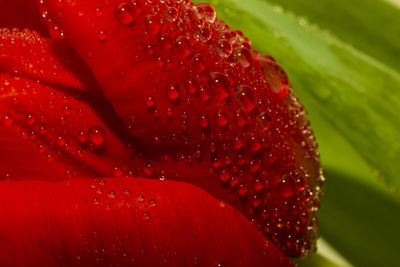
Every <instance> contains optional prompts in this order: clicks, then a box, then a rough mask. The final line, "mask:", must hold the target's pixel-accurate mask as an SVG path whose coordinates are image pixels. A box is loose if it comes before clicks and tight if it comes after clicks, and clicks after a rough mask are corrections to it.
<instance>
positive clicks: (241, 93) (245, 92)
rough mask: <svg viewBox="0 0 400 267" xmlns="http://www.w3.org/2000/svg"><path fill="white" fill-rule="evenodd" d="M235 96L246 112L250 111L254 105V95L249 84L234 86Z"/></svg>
mask: <svg viewBox="0 0 400 267" xmlns="http://www.w3.org/2000/svg"><path fill="white" fill-rule="evenodd" d="M236 96H237V98H238V100H239V102H240V104H241V105H242V107H243V108H244V110H245V111H246V112H250V111H252V110H253V109H254V107H255V106H256V101H257V99H256V95H255V93H254V90H253V88H251V87H250V86H248V85H239V86H238V87H237V88H236Z"/></svg>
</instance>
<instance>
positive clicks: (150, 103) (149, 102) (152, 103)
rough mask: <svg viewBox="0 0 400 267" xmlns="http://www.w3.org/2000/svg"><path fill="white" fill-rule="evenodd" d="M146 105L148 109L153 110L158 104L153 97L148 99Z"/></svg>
mask: <svg viewBox="0 0 400 267" xmlns="http://www.w3.org/2000/svg"><path fill="white" fill-rule="evenodd" d="M145 104H146V106H147V108H149V109H153V108H154V107H155V104H156V103H155V101H154V98H153V97H151V96H148V97H146V100H145Z"/></svg>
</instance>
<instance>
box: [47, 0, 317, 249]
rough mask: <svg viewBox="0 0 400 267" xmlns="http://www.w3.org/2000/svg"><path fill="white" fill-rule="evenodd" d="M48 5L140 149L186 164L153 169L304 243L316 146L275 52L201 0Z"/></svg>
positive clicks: (297, 244)
mask: <svg viewBox="0 0 400 267" xmlns="http://www.w3.org/2000/svg"><path fill="white" fill-rule="evenodd" d="M45 3H46V4H47V8H48V10H47V11H48V13H49V15H50V17H51V18H52V19H53V20H54V22H55V23H57V25H59V26H60V27H61V28H62V29H63V31H64V33H65V37H66V39H68V40H69V41H70V42H71V44H72V45H73V46H74V48H75V49H76V50H77V51H78V53H79V54H80V55H81V57H82V58H83V59H84V60H85V62H87V64H88V65H89V66H90V68H91V69H92V71H93V73H94V75H95V77H96V79H97V80H98V81H99V83H100V85H101V87H102V89H103V90H104V93H105V95H106V96H107V98H108V99H109V101H110V102H111V103H112V105H113V107H114V108H115V110H116V112H117V113H118V115H119V116H120V117H121V118H122V119H123V120H124V121H125V123H126V125H127V126H128V127H129V128H130V130H131V133H132V134H133V135H134V136H136V137H138V138H140V139H141V140H142V143H143V144H144V146H145V151H146V153H148V151H152V152H153V153H154V154H158V155H160V154H162V155H164V154H168V155H169V157H170V154H171V151H176V152H175V154H173V155H172V158H173V159H174V160H175V161H178V162H181V165H182V166H183V167H182V168H181V169H175V175H166V174H165V173H166V169H168V167H166V168H164V166H157V168H156V171H154V173H159V174H161V175H162V176H166V177H167V178H176V179H181V180H186V181H188V182H190V183H193V184H195V185H198V186H200V187H202V188H204V189H205V190H207V191H208V192H210V193H212V194H214V195H215V196H221V195H223V196H224V198H225V199H228V200H230V203H231V204H232V205H234V206H235V207H236V208H238V209H239V210H240V211H242V212H243V213H244V214H246V215H247V216H248V217H250V218H252V219H254V220H255V221H256V222H257V223H258V227H260V228H261V229H263V231H264V232H265V234H266V235H267V236H269V237H270V238H271V240H272V241H273V242H274V243H275V244H277V245H278V246H279V247H280V248H281V249H282V250H284V251H285V252H286V253H287V255H291V256H300V255H304V254H305V253H306V252H307V251H310V250H312V248H313V243H314V241H313V240H314V238H315V232H316V229H317V225H318V222H317V219H316V215H315V214H316V210H317V209H318V207H319V196H320V189H321V183H322V180H323V179H322V174H321V169H320V163H319V154H318V152H317V151H316V148H317V145H316V143H315V139H314V136H313V133H312V131H311V130H310V128H309V123H308V122H307V120H306V118H305V111H304V108H303V107H302V106H301V104H300V103H299V102H298V100H297V99H296V98H295V97H294V96H293V95H292V93H291V92H290V90H289V84H288V80H287V76H286V74H285V72H284V71H283V70H282V69H281V68H280V67H279V65H278V64H276V62H275V60H274V59H273V58H272V57H269V56H265V55H261V54H259V53H258V52H257V51H254V50H252V49H251V46H250V41H249V40H247V39H246V38H245V37H244V36H243V35H242V34H241V33H240V32H239V31H232V30H230V29H229V27H228V26H227V25H225V24H224V23H223V22H222V21H220V20H218V19H215V13H214V10H213V8H212V7H211V6H209V5H207V4H198V5H193V4H192V3H190V2H189V1H159V0H157V1H151V2H148V1H140V0H138V1H130V2H129V3H128V2H126V1H123V2H122V1H118V0H112V1H106V2H102V3H99V2H98V1H95V0H87V1H80V2H77V1H74V2H65V4H64V5H63V6H62V7H60V6H57V1H54V0H48V1H45ZM288 90H289V93H288ZM169 161H171V159H170V158H169ZM208 170H211V172H212V175H204V176H202V175H198V173H201V174H204V173H205V172H207V171H208ZM183 172H186V173H187V174H190V175H189V176H188V175H181V174H182V173H183ZM172 174H174V173H172ZM192 177H194V178H192ZM201 177H202V178H201ZM211 180H212V181H211ZM218 183H221V185H220V186H218ZM210 185H211V186H210ZM273 213H274V214H275V215H274V216H272V217H271V216H268V214H273Z"/></svg>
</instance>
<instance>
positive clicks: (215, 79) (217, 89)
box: [209, 72, 229, 101]
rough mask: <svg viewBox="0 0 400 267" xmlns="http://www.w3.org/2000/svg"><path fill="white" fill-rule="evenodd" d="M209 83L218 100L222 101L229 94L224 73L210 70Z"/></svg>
mask: <svg viewBox="0 0 400 267" xmlns="http://www.w3.org/2000/svg"><path fill="white" fill-rule="evenodd" d="M209 83H210V86H211V87H212V89H213V91H214V94H215V95H216V97H217V99H218V100H219V101H223V100H225V99H226V98H227V97H228V96H229V92H228V84H227V81H226V78H225V75H224V74H222V73H220V72H211V73H210V76H209Z"/></svg>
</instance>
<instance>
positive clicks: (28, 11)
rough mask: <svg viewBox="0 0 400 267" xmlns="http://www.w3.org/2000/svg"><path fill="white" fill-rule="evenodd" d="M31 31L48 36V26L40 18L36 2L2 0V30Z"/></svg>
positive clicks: (0, 21) (0, 5) (0, 17)
mask: <svg viewBox="0 0 400 267" xmlns="http://www.w3.org/2000/svg"><path fill="white" fill-rule="evenodd" d="M3 27H4V28H8V29H10V30H11V29H12V28H19V29H25V28H27V29H29V30H34V31H36V32H38V33H39V34H40V35H42V36H48V35H49V32H48V28H47V24H46V23H45V22H44V21H43V20H42V19H41V18H40V12H39V9H38V8H37V2H36V1H27V0H2V1H0V28H3Z"/></svg>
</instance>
